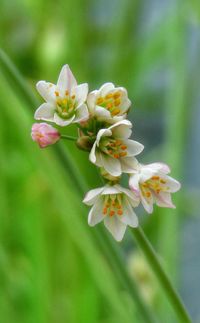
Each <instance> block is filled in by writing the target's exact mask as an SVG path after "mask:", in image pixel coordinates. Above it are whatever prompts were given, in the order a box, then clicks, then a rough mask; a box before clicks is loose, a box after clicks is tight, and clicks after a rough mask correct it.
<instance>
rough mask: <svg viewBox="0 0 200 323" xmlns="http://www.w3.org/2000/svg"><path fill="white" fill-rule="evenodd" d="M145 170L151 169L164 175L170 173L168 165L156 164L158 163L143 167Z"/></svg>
mask: <svg viewBox="0 0 200 323" xmlns="http://www.w3.org/2000/svg"><path fill="white" fill-rule="evenodd" d="M143 168H149V169H151V170H152V171H153V172H154V173H157V172H159V173H164V174H168V173H170V168H169V166H168V165H167V164H164V163H160V162H156V163H151V164H147V165H143Z"/></svg>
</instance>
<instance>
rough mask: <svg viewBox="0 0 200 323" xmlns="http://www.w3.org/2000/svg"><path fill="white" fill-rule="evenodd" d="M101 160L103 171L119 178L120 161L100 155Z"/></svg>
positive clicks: (120, 171)
mask: <svg viewBox="0 0 200 323" xmlns="http://www.w3.org/2000/svg"><path fill="white" fill-rule="evenodd" d="M101 160H102V164H103V167H104V168H105V170H106V171H107V172H108V173H109V174H111V175H112V176H120V175H121V173H122V170H121V165H120V161H119V160H118V159H115V158H112V157H109V156H106V155H105V154H103V153H102V154H101Z"/></svg>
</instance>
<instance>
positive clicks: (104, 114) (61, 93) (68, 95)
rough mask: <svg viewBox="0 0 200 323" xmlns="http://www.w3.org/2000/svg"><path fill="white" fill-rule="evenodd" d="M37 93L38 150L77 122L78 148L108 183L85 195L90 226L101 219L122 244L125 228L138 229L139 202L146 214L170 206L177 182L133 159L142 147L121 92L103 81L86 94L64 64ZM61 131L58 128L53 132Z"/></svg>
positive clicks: (162, 167) (164, 169)
mask: <svg viewBox="0 0 200 323" xmlns="http://www.w3.org/2000/svg"><path fill="white" fill-rule="evenodd" d="M36 87H37V90H38V92H39V93H40V95H41V96H42V97H43V99H44V100H45V101H46V102H45V103H43V104H42V105H41V106H40V107H39V108H38V109H37V110H36V112H35V119H36V120H43V121H48V122H51V123H55V124H56V125H57V126H56V128H54V127H52V126H51V125H49V124H47V123H44V122H43V123H35V124H34V125H33V127H32V139H33V140H34V141H36V142H37V143H38V144H39V146H40V147H41V148H44V147H47V146H48V145H51V144H54V143H56V142H57V141H58V140H60V139H61V138H66V136H64V135H62V134H61V133H60V131H61V130H62V127H66V126H68V125H70V124H72V123H75V124H76V125H77V127H78V137H77V138H76V143H77V146H78V147H79V148H80V149H83V150H86V151H88V152H89V160H90V161H91V163H93V164H95V165H96V166H97V167H99V168H100V172H101V175H102V177H103V178H104V180H105V182H106V184H105V186H104V187H101V188H95V189H93V190H91V191H89V192H88V193H87V194H86V196H85V198H84V200H83V202H84V203H85V204H87V205H89V206H92V207H91V210H90V212H89V216H88V223H89V225H90V226H94V225H96V224H98V223H99V222H101V221H103V222H104V224H105V226H106V228H107V229H108V230H109V231H110V233H111V234H112V235H113V237H114V238H115V239H116V240H117V241H120V240H122V238H123V236H124V233H125V230H126V227H127V225H129V226H131V227H133V228H134V227H137V226H138V218H137V215H136V214H135V211H134V208H135V207H137V206H138V205H139V204H140V203H141V204H142V205H143V207H144V209H145V210H146V211H147V212H148V213H152V212H153V205H154V203H155V204H157V205H158V206H160V207H169V208H174V207H175V206H174V204H173V203H172V201H171V193H173V192H176V191H178V190H179V188H180V183H179V182H178V181H176V180H175V179H173V178H172V177H170V176H169V175H168V174H169V173H170V169H169V167H168V166H167V165H166V164H163V163H153V164H148V165H142V164H140V163H139V162H138V161H137V159H136V158H135V156H137V155H138V154H140V153H141V152H142V150H143V149H144V146H143V145H142V144H141V143H139V142H137V141H134V140H132V139H130V137H131V134H132V123H131V122H130V121H129V120H127V114H128V111H129V109H130V106H131V101H130V100H129V98H128V94H127V91H126V89H125V88H123V87H115V85H114V84H112V83H105V84H104V85H102V86H101V87H100V89H99V90H95V91H92V92H90V93H88V84H86V83H84V84H80V85H78V84H77V82H76V79H75V78H74V76H73V74H72V72H71V70H70V68H69V66H68V65H65V66H63V68H62V70H61V72H60V75H59V78H58V82H57V84H56V85H55V84H52V83H49V82H46V81H40V82H38V83H37V85H36ZM57 128H59V130H58V129H57ZM123 173H126V174H128V176H129V189H127V188H124V187H122V186H121V185H120V184H119V183H120V179H121V176H122V174H123Z"/></svg>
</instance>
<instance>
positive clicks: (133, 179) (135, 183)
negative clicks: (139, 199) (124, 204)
mask: <svg viewBox="0 0 200 323" xmlns="http://www.w3.org/2000/svg"><path fill="white" fill-rule="evenodd" d="M139 182H140V174H139V173H136V174H132V175H131V176H130V177H129V187H130V190H131V191H133V193H135V194H136V195H137V196H139V194H140V187H139Z"/></svg>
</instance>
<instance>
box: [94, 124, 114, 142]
mask: <svg viewBox="0 0 200 323" xmlns="http://www.w3.org/2000/svg"><path fill="white" fill-rule="evenodd" d="M111 135H112V131H111V130H110V129H109V128H108V129H101V130H99V132H98V134H97V138H96V142H97V146H98V145H99V141H100V139H101V137H110V136H111Z"/></svg>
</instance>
